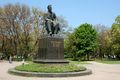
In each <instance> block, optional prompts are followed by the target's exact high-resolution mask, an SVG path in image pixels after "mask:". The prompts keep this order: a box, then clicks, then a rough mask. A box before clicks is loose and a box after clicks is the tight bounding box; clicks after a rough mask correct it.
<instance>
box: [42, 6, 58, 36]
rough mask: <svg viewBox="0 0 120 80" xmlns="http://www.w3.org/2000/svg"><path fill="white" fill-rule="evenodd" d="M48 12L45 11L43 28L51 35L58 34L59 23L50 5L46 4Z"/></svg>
mask: <svg viewBox="0 0 120 80" xmlns="http://www.w3.org/2000/svg"><path fill="white" fill-rule="evenodd" d="M47 9H48V12H47V13H46V15H45V16H44V17H45V29H46V31H47V34H49V35H50V36H52V35H53V34H58V32H59V31H60V27H59V23H58V21H57V17H56V15H55V13H53V12H52V6H51V5H48V7H47Z"/></svg>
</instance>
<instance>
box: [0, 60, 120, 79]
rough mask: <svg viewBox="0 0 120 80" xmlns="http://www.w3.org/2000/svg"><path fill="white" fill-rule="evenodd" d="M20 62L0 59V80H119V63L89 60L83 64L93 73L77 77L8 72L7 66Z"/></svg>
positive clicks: (11, 66)
mask: <svg viewBox="0 0 120 80" xmlns="http://www.w3.org/2000/svg"><path fill="white" fill-rule="evenodd" d="M20 64H21V62H13V63H12V64H9V63H8V62H7V61H0V80H120V64H113V65H111V64H102V63H97V62H91V64H87V65H85V66H86V67H87V68H89V69H92V71H93V74H91V75H87V76H78V77H64V78H38V77H22V76H16V75H11V74H8V73H7V71H8V69H9V68H13V67H15V66H17V65H20Z"/></svg>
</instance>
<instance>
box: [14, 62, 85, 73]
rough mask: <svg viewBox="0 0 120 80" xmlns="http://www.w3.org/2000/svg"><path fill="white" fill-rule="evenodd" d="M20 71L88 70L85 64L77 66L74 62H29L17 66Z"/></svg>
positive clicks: (58, 71)
mask: <svg viewBox="0 0 120 80" xmlns="http://www.w3.org/2000/svg"><path fill="white" fill-rule="evenodd" d="M15 69H16V70H19V71H27V72H45V73H63V72H74V71H84V70H86V68H85V67H83V66H77V65H74V64H71V63H70V64H64V65H63V64H52V65H50V64H37V63H28V64H25V65H20V66H17V67H16V68H15Z"/></svg>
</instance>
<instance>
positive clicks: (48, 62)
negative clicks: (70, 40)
mask: <svg viewBox="0 0 120 80" xmlns="http://www.w3.org/2000/svg"><path fill="white" fill-rule="evenodd" d="M34 62H35V63H42V64H67V63H69V61H66V60H34Z"/></svg>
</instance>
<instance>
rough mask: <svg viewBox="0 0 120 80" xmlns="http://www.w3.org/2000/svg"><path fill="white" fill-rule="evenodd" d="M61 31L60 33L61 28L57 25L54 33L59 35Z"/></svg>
mask: <svg viewBox="0 0 120 80" xmlns="http://www.w3.org/2000/svg"><path fill="white" fill-rule="evenodd" d="M59 31H60V27H59V24H57V25H55V30H54V33H55V34H58V32H59Z"/></svg>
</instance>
